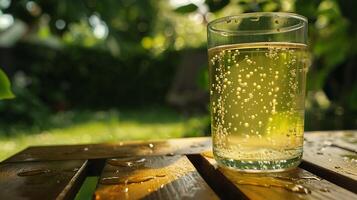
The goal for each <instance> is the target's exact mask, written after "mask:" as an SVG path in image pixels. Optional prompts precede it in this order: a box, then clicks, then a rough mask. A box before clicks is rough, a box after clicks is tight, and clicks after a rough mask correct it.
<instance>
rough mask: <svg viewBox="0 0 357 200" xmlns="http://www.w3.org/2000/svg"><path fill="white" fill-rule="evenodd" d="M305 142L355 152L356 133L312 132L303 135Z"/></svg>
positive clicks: (356, 148) (356, 150)
mask: <svg viewBox="0 0 357 200" xmlns="http://www.w3.org/2000/svg"><path fill="white" fill-rule="evenodd" d="M305 139H306V140H307V141H312V142H317V143H320V144H331V145H332V146H336V147H340V148H343V149H345V150H348V151H352V152H357V131H314V132H307V133H305Z"/></svg>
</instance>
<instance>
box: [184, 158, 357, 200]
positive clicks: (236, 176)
mask: <svg viewBox="0 0 357 200" xmlns="http://www.w3.org/2000/svg"><path fill="white" fill-rule="evenodd" d="M205 155H207V154H205ZM188 157H189V158H190V160H191V161H192V162H193V163H194V165H195V166H196V168H197V169H198V171H199V172H200V173H201V175H202V177H203V178H204V179H205V180H206V181H207V183H208V184H209V185H210V186H211V187H212V188H213V189H214V190H215V191H216V193H217V194H218V195H221V194H222V193H223V195H225V196H223V197H224V198H225V199H236V198H235V197H234V195H236V197H237V195H240V194H241V195H243V197H241V198H245V199H257V200H260V199H262V200H263V199H264V200H265V199H277V200H279V199H289V200H293V199H357V195H355V194H353V193H352V192H350V191H348V190H346V189H344V188H341V187H339V186H337V185H335V184H333V183H331V182H328V181H327V180H324V179H321V178H320V177H317V176H316V175H314V174H312V173H310V172H308V171H305V170H303V169H301V168H296V169H293V170H290V171H286V172H279V173H241V172H237V171H232V170H230V169H226V168H221V167H218V166H217V164H216V161H215V160H214V159H212V158H209V156H208V157H207V156H201V155H189V156H188ZM222 177H223V178H222ZM216 180H220V181H221V182H217V181H216ZM232 185H233V186H235V188H232ZM217 188H218V191H217V190H216V189H217ZM226 188H227V189H226ZM228 188H229V189H228Z"/></svg>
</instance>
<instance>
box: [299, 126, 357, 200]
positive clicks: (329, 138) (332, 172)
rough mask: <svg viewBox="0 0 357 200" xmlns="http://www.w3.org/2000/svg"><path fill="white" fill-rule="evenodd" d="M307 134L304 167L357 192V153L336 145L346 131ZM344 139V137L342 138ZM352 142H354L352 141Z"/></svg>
mask: <svg viewBox="0 0 357 200" xmlns="http://www.w3.org/2000/svg"><path fill="white" fill-rule="evenodd" d="M335 133H336V135H334V134H332V133H327V134H326V135H323V134H321V133H313V134H311V135H309V134H306V136H305V145H304V156H303V160H304V161H305V162H303V163H302V165H301V166H302V167H303V168H304V169H307V170H309V171H311V172H313V173H315V174H317V175H319V176H322V177H324V178H325V179H327V180H329V181H331V182H333V183H335V184H337V185H339V186H341V187H345V188H347V189H349V190H351V191H353V192H355V193H357V153H356V152H354V151H348V150H346V148H343V149H342V148H340V147H339V146H336V145H334V144H335V143H336V141H338V140H339V139H341V137H342V135H341V134H343V135H344V133H341V132H335ZM341 140H342V139H341ZM351 144H352V143H351Z"/></svg>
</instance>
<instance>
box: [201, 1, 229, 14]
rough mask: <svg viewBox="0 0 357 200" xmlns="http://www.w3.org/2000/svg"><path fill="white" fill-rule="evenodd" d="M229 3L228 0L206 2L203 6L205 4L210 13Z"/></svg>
mask: <svg viewBox="0 0 357 200" xmlns="http://www.w3.org/2000/svg"><path fill="white" fill-rule="evenodd" d="M229 2H230V1H229V0H206V1H205V4H207V6H208V8H209V10H210V11H211V12H216V11H218V10H221V9H223V8H224V7H225V6H227V5H228V4H229Z"/></svg>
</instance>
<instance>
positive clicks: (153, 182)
mask: <svg viewBox="0 0 357 200" xmlns="http://www.w3.org/2000/svg"><path fill="white" fill-rule="evenodd" d="M144 159H145V160H144V161H143V162H140V164H133V165H131V166H125V164H123V165H122V164H120V163H119V164H115V163H114V164H115V165H112V164H113V163H112V164H109V163H110V161H108V162H107V164H106V166H105V168H104V170H103V173H102V175H101V178H100V181H99V183H100V184H99V185H98V187H97V190H96V192H95V199H208V200H210V199H218V197H217V196H216V194H215V193H214V192H213V190H212V189H211V188H210V187H209V186H208V185H207V184H206V183H205V181H204V180H203V179H202V177H201V176H200V175H199V173H198V172H197V171H196V169H195V168H194V166H193V165H192V164H191V163H190V161H189V160H188V159H187V157H186V156H180V155H176V156H153V157H146V158H144ZM130 160H132V161H133V163H135V162H136V161H135V160H143V158H141V157H139V158H131V159H130ZM108 180H109V182H108Z"/></svg>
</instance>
